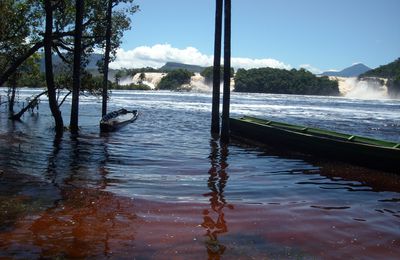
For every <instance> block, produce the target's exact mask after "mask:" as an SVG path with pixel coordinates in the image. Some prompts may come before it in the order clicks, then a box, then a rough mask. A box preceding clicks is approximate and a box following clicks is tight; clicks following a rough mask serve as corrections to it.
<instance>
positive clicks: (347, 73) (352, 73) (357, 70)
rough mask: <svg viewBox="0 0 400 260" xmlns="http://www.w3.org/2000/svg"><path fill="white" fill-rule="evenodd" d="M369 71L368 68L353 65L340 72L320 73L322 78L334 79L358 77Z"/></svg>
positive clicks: (360, 64) (361, 65)
mask: <svg viewBox="0 0 400 260" xmlns="http://www.w3.org/2000/svg"><path fill="white" fill-rule="evenodd" d="M369 70H371V68H370V67H368V66H365V65H364V64H362V63H357V64H354V65H353V66H350V67H348V68H345V69H343V70H341V71H326V72H324V73H322V74H321V75H322V76H335V77H358V76H359V75H361V74H363V73H365V72H367V71H369Z"/></svg>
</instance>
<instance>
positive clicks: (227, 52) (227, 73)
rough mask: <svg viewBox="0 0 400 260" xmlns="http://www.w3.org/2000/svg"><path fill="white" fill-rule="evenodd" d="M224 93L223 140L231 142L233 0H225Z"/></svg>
mask: <svg viewBox="0 0 400 260" xmlns="http://www.w3.org/2000/svg"><path fill="white" fill-rule="evenodd" d="M224 30H225V32H224V95H223V101H222V102H223V103H222V126H221V142H223V143H229V134H230V133H229V132H230V130H229V106H230V94H231V93H230V92H231V89H230V88H231V0H225V28H224Z"/></svg>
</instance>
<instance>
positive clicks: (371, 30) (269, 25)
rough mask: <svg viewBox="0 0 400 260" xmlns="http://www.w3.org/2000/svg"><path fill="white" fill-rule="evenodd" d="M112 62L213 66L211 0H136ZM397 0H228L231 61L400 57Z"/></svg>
mask: <svg viewBox="0 0 400 260" xmlns="http://www.w3.org/2000/svg"><path fill="white" fill-rule="evenodd" d="M135 3H136V4H138V5H139V7H140V11H139V12H137V13H136V14H134V15H133V16H132V17H131V20H132V28H131V30H129V31H126V32H125V35H124V38H123V43H122V45H121V48H120V49H119V50H118V54H117V59H116V61H115V62H114V63H112V64H111V67H112V68H121V67H125V68H140V67H145V66H151V67H161V66H162V65H164V64H165V62H168V61H171V62H182V63H187V64H194V65H201V66H211V65H212V60H213V53H214V23H215V0H136V1H135ZM399 13H400V0H232V66H233V67H235V68H246V69H248V68H257V67H267V66H269V67H274V68H285V69H291V68H295V69H298V68H306V69H308V70H310V71H312V72H314V73H320V72H323V71H327V70H341V69H344V68H346V67H349V66H351V65H353V64H355V63H360V62H361V63H363V64H365V65H367V66H369V67H371V68H376V67H378V66H380V65H384V64H387V63H389V62H392V61H394V60H395V59H397V58H399V57H400V15H399Z"/></svg>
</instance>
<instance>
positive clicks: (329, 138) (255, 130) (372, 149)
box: [230, 116, 400, 173]
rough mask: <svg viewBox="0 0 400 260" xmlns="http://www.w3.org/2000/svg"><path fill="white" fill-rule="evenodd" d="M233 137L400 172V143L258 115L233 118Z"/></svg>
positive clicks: (231, 120) (231, 125)
mask: <svg viewBox="0 0 400 260" xmlns="http://www.w3.org/2000/svg"><path fill="white" fill-rule="evenodd" d="M230 129H231V134H232V136H233V137H238V138H244V139H249V140H252V141H256V142H259V143H264V144H268V145H272V146H275V147H278V148H281V149H284V150H295V151H299V152H305V153H309V154H313V155H316V156H321V157H325V158H334V159H338V160H341V161H346V162H350V163H355V164H358V165H362V166H366V167H370V168H375V169H379V170H385V171H390V172H394V173H400V143H395V142H388V141H382V140H377V139H372V138H367V137H362V136H356V135H350V134H344V133H338V132H334V131H328V130H323V129H318V128H311V127H304V126H298V125H291V124H286V123H280V122H274V121H270V120H264V119H259V118H255V117H248V116H245V117H241V118H236V119H235V118H230Z"/></svg>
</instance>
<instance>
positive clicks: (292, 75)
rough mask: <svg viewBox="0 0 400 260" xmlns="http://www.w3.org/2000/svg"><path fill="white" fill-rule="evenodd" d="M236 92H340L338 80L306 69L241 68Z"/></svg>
mask: <svg viewBox="0 0 400 260" xmlns="http://www.w3.org/2000/svg"><path fill="white" fill-rule="evenodd" d="M235 91H236V92H252V93H275V94H299V95H334V96H337V95H339V94H340V92H339V87H338V82H337V81H332V80H329V78H328V77H317V76H315V75H314V74H312V73H311V72H309V71H307V70H305V69H299V70H296V69H292V70H285V69H273V68H259V69H249V70H245V69H239V70H238V71H237V72H236V75H235Z"/></svg>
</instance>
